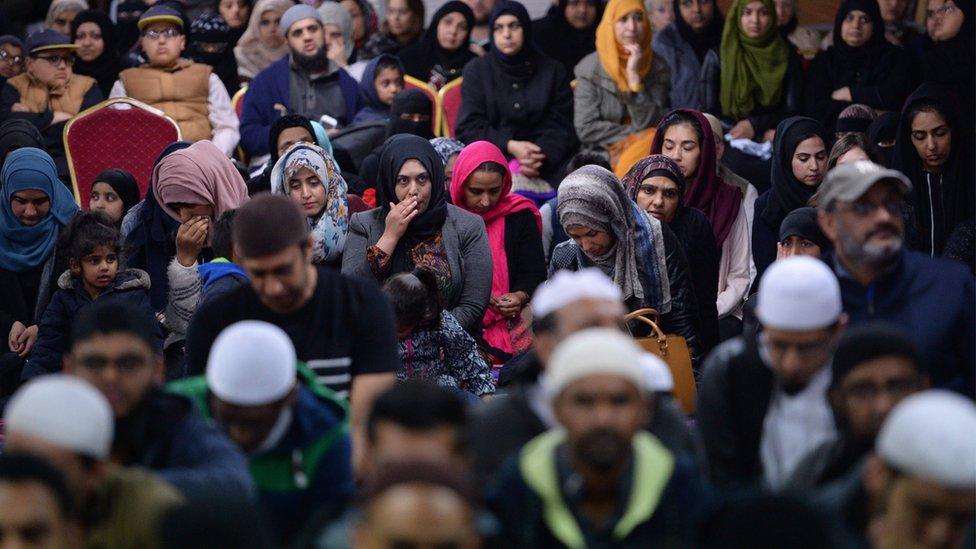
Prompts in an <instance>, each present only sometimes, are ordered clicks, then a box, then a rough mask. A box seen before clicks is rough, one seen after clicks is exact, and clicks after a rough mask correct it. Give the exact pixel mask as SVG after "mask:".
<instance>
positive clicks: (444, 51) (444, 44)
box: [400, 0, 477, 101]
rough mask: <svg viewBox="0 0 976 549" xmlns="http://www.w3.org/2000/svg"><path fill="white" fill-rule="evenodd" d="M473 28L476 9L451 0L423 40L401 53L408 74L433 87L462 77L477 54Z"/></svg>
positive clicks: (431, 22) (436, 17)
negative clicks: (471, 40) (472, 39)
mask: <svg viewBox="0 0 976 549" xmlns="http://www.w3.org/2000/svg"><path fill="white" fill-rule="evenodd" d="M472 28H474V12H472V11H471V8H469V7H468V5H467V4H465V3H464V2H461V1H460V0H451V1H450V2H448V3H446V4H444V5H443V6H441V8H440V9H439V10H437V11H436V12H435V13H434V18H433V19H431V21H430V26H429V27H427V32H425V33H424V36H423V37H422V38H421V39H420V41H419V42H417V43H416V44H414V45H412V46H410V47H408V48H405V49H404V50H403V51H402V52H400V60H401V61H403V67H404V69H406V71H407V74H408V75H410V76H412V77H414V78H416V79H418V80H420V81H421V82H427V83H429V84H430V85H431V86H433V87H434V89H440V88H441V87H443V86H444V84H447V83H448V82H450V81H451V80H454V79H455V78H458V77H459V76H461V70H462V69H464V66H465V65H467V64H468V61H471V60H472V59H474V58H475V57H477V55H475V54H474V53H473V52H472V51H471V49H470V48H469V45H470V44H469V42H470V40H469V39H470V38H471V29H472ZM466 100H467V97H465V101H466Z"/></svg>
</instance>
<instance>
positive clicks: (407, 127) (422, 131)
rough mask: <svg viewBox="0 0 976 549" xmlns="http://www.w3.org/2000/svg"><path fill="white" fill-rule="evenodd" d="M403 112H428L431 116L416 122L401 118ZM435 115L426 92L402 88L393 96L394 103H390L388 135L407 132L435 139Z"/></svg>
mask: <svg viewBox="0 0 976 549" xmlns="http://www.w3.org/2000/svg"><path fill="white" fill-rule="evenodd" d="M402 114H426V115H427V116H428V117H429V118H428V120H421V121H420V122H414V121H412V120H404V119H402V118H400V115H402ZM433 117H434V105H433V103H431V101H430V98H429V97H427V95H426V94H425V93H424V92H422V91H420V90H417V89H406V90H402V91H400V92H399V93H397V94H396V95H395V96H394V97H393V104H392V105H390V121H389V123H388V124H387V126H386V136H387V137H390V136H393V135H397V134H401V133H406V134H411V135H416V136H419V137H422V138H424V139H428V140H430V139H433V138H434V132H433V130H432V129H431V120H433Z"/></svg>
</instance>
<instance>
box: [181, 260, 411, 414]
mask: <svg viewBox="0 0 976 549" xmlns="http://www.w3.org/2000/svg"><path fill="white" fill-rule="evenodd" d="M317 269H318V283H317V285H316V288H315V293H314V294H312V298H311V299H310V300H309V302H308V303H306V304H305V306H304V307H302V308H301V309H299V310H298V311H296V312H294V313H291V314H279V313H276V312H274V311H272V310H271V309H269V308H268V307H267V306H265V305H264V304H263V303H262V302H261V299H260V298H259V297H258V295H257V294H255V293H254V290H253V289H252V288H251V285H250V284H246V285H244V286H242V287H240V288H238V289H236V290H234V291H232V292H230V293H228V294H227V295H224V296H221V297H219V298H217V299H215V300H214V301H212V302H210V303H206V304H204V305H203V306H201V307H200V308H198V309H197V311H196V313H195V314H194V315H193V320H192V321H191V322H190V327H189V330H188V332H187V337H186V344H187V356H188V361H189V368H190V373H191V375H199V374H202V373H203V372H204V371H205V370H206V365H207V357H208V356H209V354H210V346H211V345H213V341H214V339H216V337H217V335H218V334H220V332H221V330H223V329H224V328H226V327H227V326H229V325H231V324H233V323H235V322H238V321H241V320H263V321H265V322H270V323H271V324H275V325H276V326H278V327H280V328H281V329H282V330H284V331H285V332H286V333H287V334H288V336H289V337H290V338H291V340H292V343H294V344H295V351H296V353H297V354H298V359H299V360H302V361H305V362H306V363H307V364H308V366H309V367H310V368H311V369H312V370H313V371H314V372H315V374H316V378H317V379H318V380H319V382H321V383H323V384H324V385H326V386H328V387H329V388H331V389H333V390H335V391H336V392H337V393H339V395H340V396H343V397H348V395H349V388H350V385H351V382H352V378H353V377H354V376H357V375H362V374H375V373H386V372H395V371H396V367H397V364H398V362H399V356H398V355H397V347H396V328H395V324H394V322H393V311H392V308H391V307H390V304H389V302H388V301H387V300H386V297H385V296H384V295H383V294H382V293H381V292H380V291H379V289H378V288H377V287H376V286H375V285H374V284H372V283H371V282H369V281H365V280H361V279H358V278H351V277H347V276H343V275H341V274H339V272H337V271H335V270H333V269H330V268H328V267H317Z"/></svg>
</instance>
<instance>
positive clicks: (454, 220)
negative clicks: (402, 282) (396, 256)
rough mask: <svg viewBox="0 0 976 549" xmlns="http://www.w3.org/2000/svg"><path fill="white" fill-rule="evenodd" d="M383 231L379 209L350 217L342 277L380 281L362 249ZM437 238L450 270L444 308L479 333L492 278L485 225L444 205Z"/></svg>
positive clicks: (471, 215)
mask: <svg viewBox="0 0 976 549" xmlns="http://www.w3.org/2000/svg"><path fill="white" fill-rule="evenodd" d="M385 228H386V215H385V214H384V213H383V209H382V208H374V209H372V210H369V211H366V212H359V213H355V214H353V215H352V219H351V220H350V221H349V234H348V235H347V236H346V247H345V250H344V251H343V253H342V274H345V275H349V276H359V277H363V278H368V279H371V280H376V281H377V282H379V283H381V284H382V283H383V282H384V280H380V279H378V278H376V277H375V276H374V275H373V271H372V270H371V269H370V268H369V263H368V262H367V261H366V250H367V249H368V248H369V247H370V246H373V245H374V244H376V242H377V241H378V240H379V239H380V237H381V236H383V231H384V230H385ZM441 236H442V239H443V240H442V241H443V243H444V249H445V250H446V251H447V261H448V264H449V265H450V267H451V284H450V286H449V288H448V295H447V303H446V306H447V309H448V310H449V311H450V313H451V314H452V315H454V318H456V319H457V321H458V322H460V323H461V326H463V327H464V329H465V330H467V331H468V332H469V333H472V334H480V333H481V318H482V317H483V316H484V314H485V308H486V307H487V306H488V299H489V298H490V297H491V278H492V275H491V272H492V271H491V249H490V248H489V247H488V233H487V232H485V222H484V221H482V219H481V217H479V216H476V215H474V214H471V213H468V212H466V211H464V210H462V209H460V208H458V207H456V206H452V205H450V204H448V206H447V220H446V221H444V227H443V229H442V233H441ZM397 246H399V244H397ZM390 274H397V273H390Z"/></svg>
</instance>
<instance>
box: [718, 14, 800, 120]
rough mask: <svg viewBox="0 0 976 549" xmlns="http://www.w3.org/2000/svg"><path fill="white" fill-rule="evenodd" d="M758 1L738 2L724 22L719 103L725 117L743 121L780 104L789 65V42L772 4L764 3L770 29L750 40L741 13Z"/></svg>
mask: <svg viewBox="0 0 976 549" xmlns="http://www.w3.org/2000/svg"><path fill="white" fill-rule="evenodd" d="M755 1H756V0H735V2H734V3H733V4H732V7H731V8H730V9H729V14H728V16H727V17H726V18H725V29H724V30H723V31H722V44H721V45H720V52H721V59H722V69H721V71H722V72H721V80H720V83H721V86H720V88H719V101H720V103H721V106H722V114H724V115H726V116H729V117H731V118H733V119H734V120H741V119H743V118H745V117H747V116H749V115H750V114H752V111H753V109H755V108H756V107H757V105H758V106H763V107H768V106H770V105H775V104H776V103H779V101H780V98H781V97H782V95H783V80H784V79H785V77H786V68H787V65H788V64H789V50H788V49H787V46H786V41H785V40H783V38H782V37H781V36H780V34H779V32H778V30H777V29H776V6H775V5H773V0H761V1H762V3H763V5H764V6H766V9H768V10H769V16H770V23H769V28H768V29H766V32H765V33H763V35H762V36H760V37H759V38H748V37H746V36H745V34H744V33H743V32H742V27H741V24H740V22H739V20H740V19H741V16H742V9H743V8H744V7H745V6H746V5H747V4H749V3H750V2H755Z"/></svg>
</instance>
